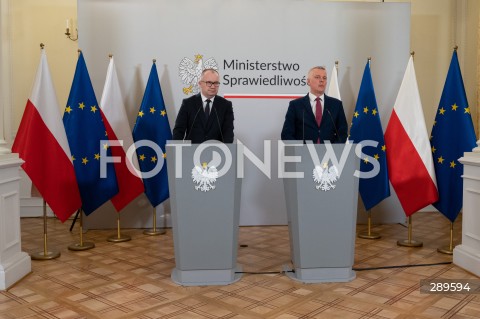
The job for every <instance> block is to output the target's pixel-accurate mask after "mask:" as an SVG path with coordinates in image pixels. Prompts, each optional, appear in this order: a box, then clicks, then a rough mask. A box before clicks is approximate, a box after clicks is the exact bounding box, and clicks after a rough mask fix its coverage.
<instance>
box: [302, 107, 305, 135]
mask: <svg viewBox="0 0 480 319" xmlns="http://www.w3.org/2000/svg"><path fill="white" fill-rule="evenodd" d="M302 138H303V144H305V108H303V113H302Z"/></svg>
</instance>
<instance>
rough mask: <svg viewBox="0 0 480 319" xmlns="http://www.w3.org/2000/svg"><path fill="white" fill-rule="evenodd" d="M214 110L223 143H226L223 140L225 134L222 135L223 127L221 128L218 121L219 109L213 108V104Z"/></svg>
mask: <svg viewBox="0 0 480 319" xmlns="http://www.w3.org/2000/svg"><path fill="white" fill-rule="evenodd" d="M212 109H213V110H214V111H215V118H216V119H217V124H218V129H219V130H220V136H221V137H222V143H225V142H224V140H223V133H222V127H221V126H220V120H219V119H218V114H217V108H216V107H215V106H213V104H212Z"/></svg>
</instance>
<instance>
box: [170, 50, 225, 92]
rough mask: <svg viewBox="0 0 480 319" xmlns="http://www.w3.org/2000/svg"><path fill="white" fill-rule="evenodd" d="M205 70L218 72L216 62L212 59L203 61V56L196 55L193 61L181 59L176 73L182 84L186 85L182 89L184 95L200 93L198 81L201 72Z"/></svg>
mask: <svg viewBox="0 0 480 319" xmlns="http://www.w3.org/2000/svg"><path fill="white" fill-rule="evenodd" d="M205 69H214V70H218V65H217V61H215V59H214V58H209V59H207V60H205V61H204V60H203V55H201V54H196V55H195V59H194V60H193V61H192V60H190V59H189V58H183V59H182V61H180V65H179V66H178V73H179V75H180V79H181V80H182V82H183V84H185V85H186V87H184V88H183V93H184V94H185V95H189V94H197V93H198V92H200V89H199V87H198V81H200V77H201V76H202V72H203V70H205Z"/></svg>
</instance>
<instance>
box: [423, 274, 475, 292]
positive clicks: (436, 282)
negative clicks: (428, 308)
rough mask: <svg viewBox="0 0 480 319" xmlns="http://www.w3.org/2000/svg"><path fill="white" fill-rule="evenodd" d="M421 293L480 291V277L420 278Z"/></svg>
mask: <svg viewBox="0 0 480 319" xmlns="http://www.w3.org/2000/svg"><path fill="white" fill-rule="evenodd" d="M420 293H428V294H452V293H461V294H472V293H480V280H479V279H458V280H455V279H439V278H437V279H423V280H420Z"/></svg>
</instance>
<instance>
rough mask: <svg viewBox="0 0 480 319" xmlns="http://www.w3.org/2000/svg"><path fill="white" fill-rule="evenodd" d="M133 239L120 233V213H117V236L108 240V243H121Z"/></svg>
mask: <svg viewBox="0 0 480 319" xmlns="http://www.w3.org/2000/svg"><path fill="white" fill-rule="evenodd" d="M131 239H132V237H130V236H128V235H124V234H121V233H120V213H117V235H116V236H115V235H113V236H110V237H108V238H107V241H109V242H113V243H121V242H124V241H129V240H131Z"/></svg>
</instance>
